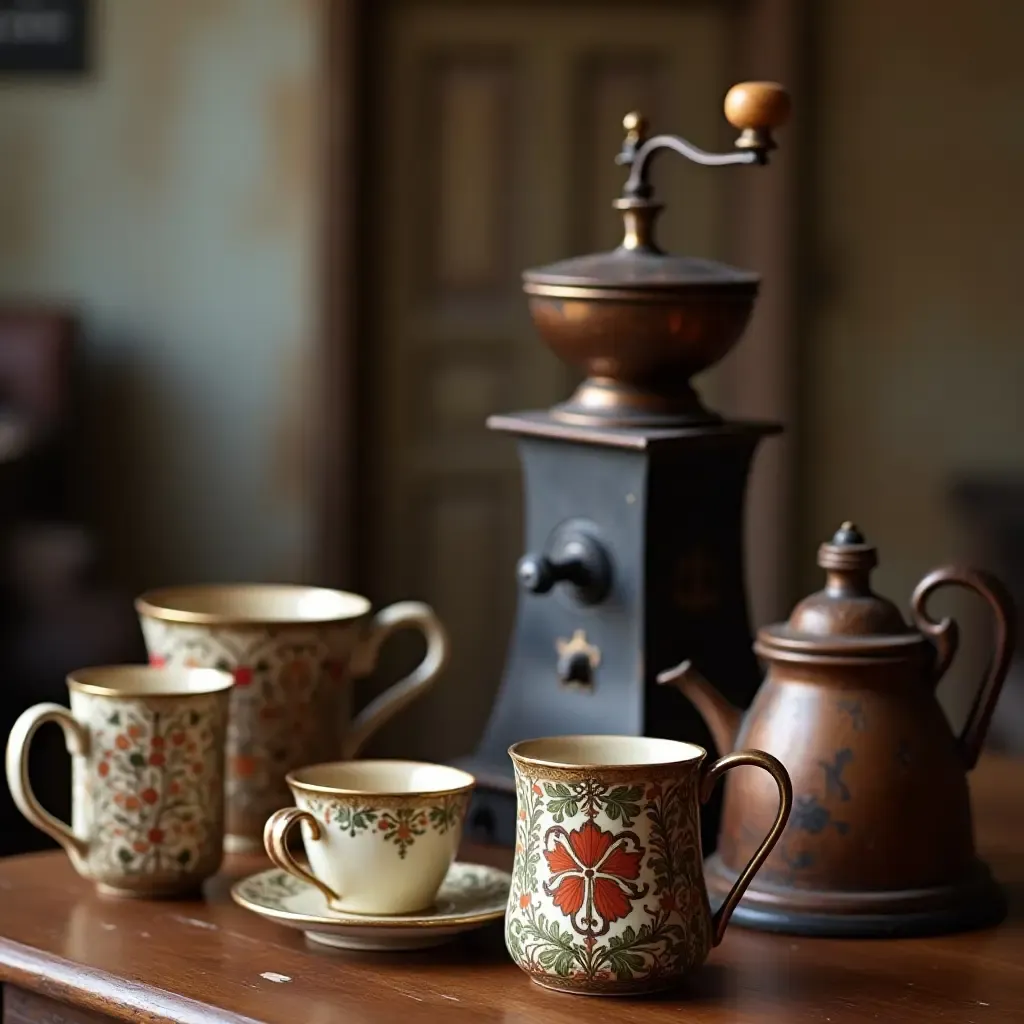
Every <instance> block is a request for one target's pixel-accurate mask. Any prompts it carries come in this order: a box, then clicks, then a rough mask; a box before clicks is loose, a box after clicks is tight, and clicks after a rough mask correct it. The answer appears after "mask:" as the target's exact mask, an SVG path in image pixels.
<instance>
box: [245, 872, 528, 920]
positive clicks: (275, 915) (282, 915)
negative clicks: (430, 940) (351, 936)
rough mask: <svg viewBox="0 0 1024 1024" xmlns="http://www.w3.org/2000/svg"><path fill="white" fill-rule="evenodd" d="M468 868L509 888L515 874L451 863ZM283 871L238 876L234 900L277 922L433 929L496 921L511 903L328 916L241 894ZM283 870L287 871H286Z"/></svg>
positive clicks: (505, 901)
mask: <svg viewBox="0 0 1024 1024" xmlns="http://www.w3.org/2000/svg"><path fill="white" fill-rule="evenodd" d="M468 867H473V868H484V869H486V870H487V871H490V872H493V873H494V875H495V876H496V877H497V876H501V877H502V878H507V879H508V882H509V888H510V889H511V886H512V875H511V874H510V873H509V872H508V871H503V870H502V869H501V868H496V867H494V866H493V865H491V864H477V863H474V862H473V861H465V860H463V861H455V862H454V863H453V864H452V867H451V870H455V869H456V868H468ZM281 870H282V869H281V868H275V867H270V868H264V869H263V870H262V871H254V872H253V873H252V874H251V875H246V876H245V877H244V878H240V879H238V881H237V882H235V883H234V884H233V885H232V886H231V898H232V900H234V901H235V903H237V904H238V905H239V906H240V907H242V908H243V909H245V910H248V911H251V912H252V913H254V914H259V916H260V917H265V918H269V919H271V920H274V921H282V922H289V923H294V924H299V925H319V926H324V925H328V926H332V927H335V928H380V929H383V928H389V929H398V930H407V931H413V930H417V929H432V928H459V927H461V926H463V925H477V924H486V923H487V922H488V921H497V920H498V919H499V918H502V917H504V916H505V911H506V909H507V905H508V897H507V896H506V897H505V898H504V899H503V900H502V905H501V907H500V908H499V907H497V906H495V907H494V908H493V909H491V910H487V911H480V912H478V913H475V914H461V915H458V916H454V915H453V916H450V917H426V916H423V915H422V912H420V914H417V913H412V914H400V915H398V914H396V915H395V916H394V917H388V916H384V915H371V914H359V915H356V914H340V913H339V914H332V915H331V916H329V917H328V916H327V915H314V914H298V913H295V912H294V911H292V910H277V909H276V908H274V907H268V906H266V905H264V904H259V903H253V902H252V901H251V900H249V899H246V898H245V897H244V896H242V894H241V893H240V891H239V890H240V888H241V886H243V885H245V884H246V883H248V882H251V881H252V880H253V879H254V878H259V877H261V876H263V875H269V874H271V873H272V872H280V871H281ZM284 873H285V874H287V872H284ZM303 884H307V883H303ZM308 888H310V889H312V888H313V887H312V886H308ZM304 930H306V929H304Z"/></svg>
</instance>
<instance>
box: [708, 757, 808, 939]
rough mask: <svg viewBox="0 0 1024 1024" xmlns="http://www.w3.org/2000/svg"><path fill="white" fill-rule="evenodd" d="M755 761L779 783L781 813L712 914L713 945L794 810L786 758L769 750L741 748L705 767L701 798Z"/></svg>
mask: <svg viewBox="0 0 1024 1024" xmlns="http://www.w3.org/2000/svg"><path fill="white" fill-rule="evenodd" d="M744 764H745V765H752V766H753V767H755V768H763V769H764V770H765V771H766V772H767V773H768V774H769V775H770V776H771V777H772V778H773V779H774V780H775V784H776V785H777V786H778V787H779V813H778V814H777V815H776V816H775V823H774V824H773V825H772V827H771V828H770V829H769V830H768V835H766V836H765V837H764V841H763V842H762V843H761V845H760V846H759V847H758V848H757V852H756V853H755V854H754V856H753V857H751V858H750V862H749V863H748V864H747V866H746V867H745V868H744V869H743V870H742V871H741V872H740V876H739V878H737V879H736V882H735V883H734V885H733V887H732V888H731V889H730V890H729V895H728V896H726V897H725V899H724V900H723V901H722V905H721V906H720V907H719V908H718V910H716V911H715V913H714V914H713V916H712V918H711V928H712V939H711V942H712V945H715V946H717V945H718V944H719V943H720V942H721V941H722V937H723V936H724V935H725V926H726V925H727V924H728V923H729V918H730V917H732V912H733V911H734V910H735V909H736V904H737V903H739V901H740V900H741V899H742V897H743V894H744V893H745V892H746V891H747V886H748V885H750V883H751V882H752V881H753V879H754V875H756V874H757V872H758V871H759V870H760V868H761V865H762V864H763V863H764V862H765V861H766V860H767V859H768V854H770V853H771V852H772V849H773V848H774V846H775V844H776V843H777V842H778V841H779V837H780V836H781V835H782V830H783V829H784V828H785V827H786V822H787V821H789V812H790V811H792V810H793V783H792V782H791V781H790V778H789V772H787V771H786V769H785V767H784V766H783V764H782V762H781V761H780V760H779V759H778V758H777V757H772V755H771V754H768V753H765V751H763V750H738V751H736V753H734V754H726V755H725V757H720V758H719V759H718V760H717V761H715V762H714V764H711V765H708V766H707V768H705V769H704V773H703V774H704V777H703V778H702V779H701V783H700V802H701V803H702V804H705V803H707V802H708V800H709V798H710V797H711V793H712V792H713V790H714V788H715V783H716V782H718V780H719V778H720V777H721V776H722V775H724V774H725V773H726V772H727V771H729V769H730V768H738V767H739V766H740V765H744Z"/></svg>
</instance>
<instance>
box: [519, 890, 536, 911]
mask: <svg viewBox="0 0 1024 1024" xmlns="http://www.w3.org/2000/svg"><path fill="white" fill-rule="evenodd" d="M532 899H533V893H530V892H524V893H523V894H522V896H520V897H519V906H520V909H522V910H525V909H526V908H527V907H528V906H529V905H530V901H531V900H532Z"/></svg>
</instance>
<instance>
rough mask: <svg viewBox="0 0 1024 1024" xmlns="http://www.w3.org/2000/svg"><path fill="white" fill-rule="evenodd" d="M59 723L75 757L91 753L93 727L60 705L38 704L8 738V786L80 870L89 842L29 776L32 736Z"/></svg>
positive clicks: (20, 806)
mask: <svg viewBox="0 0 1024 1024" xmlns="http://www.w3.org/2000/svg"><path fill="white" fill-rule="evenodd" d="M48 722H56V723H57V724H58V725H59V726H60V727H61V729H62V730H63V731H64V743H65V745H66V746H67V749H68V753H69V754H71V755H72V757H84V756H85V755H86V754H87V753H88V752H89V730H88V729H87V728H86V727H85V726H84V725H82V723H81V722H79V721H78V719H77V718H75V716H74V715H72V714H71V712H70V711H69V710H68V709H67V708H66V707H63V706H62V705H60V704H36V705H35V706H34V707H31V708H29V709H28V710H26V711H23V712H22V713H21V715H20V716H19V717H18V720H17V721H16V722H15V723H14V728H13V729H11V734H10V736H9V737H8V738H7V765H6V767H7V785H8V787H9V788H10V790H11V796H12V797H13V798H14V803H15V806H16V807H17V808H18V810H19V811H21V813H22V814H24V815H25V817H26V818H27V819H28V821H29V822H31V823H32V824H33V825H35V827H36V828H37V829H39V830H40V831H41V832H45V833H46V834H47V835H48V836H50V837H51V838H53V839H56V840H57V842H58V843H60V845H61V846H63V847H64V849H65V850H67V853H68V856H69V857H70V858H71V863H72V864H73V865H74V866H75V868H76V869H77V870H81V869H82V868H84V866H85V861H86V858H87V857H88V855H89V844H88V842H87V841H86V840H84V839H82V838H81V837H80V836H76V835H75V833H74V832H73V831H72V830H71V827H70V826H69V825H67V824H66V823H65V822H63V821H61V820H60V819H59V818H55V817H54V816H53V815H52V814H51V813H50V812H49V811H48V810H46V809H45V808H44V807H43V805H42V804H41V803H40V802H39V801H38V799H36V795H35V793H33V792H32V783H31V782H30V781H29V777H28V755H29V750H30V748H31V746H32V739H33V737H34V736H35V734H36V731H37V730H38V729H39V727H40V726H41V725H46V724H47V723H48Z"/></svg>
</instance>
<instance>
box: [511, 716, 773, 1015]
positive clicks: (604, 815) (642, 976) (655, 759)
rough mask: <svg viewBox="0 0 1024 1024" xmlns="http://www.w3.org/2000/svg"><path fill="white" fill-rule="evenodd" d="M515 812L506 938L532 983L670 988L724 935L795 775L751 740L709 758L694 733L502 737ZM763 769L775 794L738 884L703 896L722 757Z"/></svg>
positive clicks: (724, 767)
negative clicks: (718, 896) (704, 812)
mask: <svg viewBox="0 0 1024 1024" xmlns="http://www.w3.org/2000/svg"><path fill="white" fill-rule="evenodd" d="M509 753H510V755H511V757H512V761H513V764H514V767H515V778H516V796H517V804H518V821H517V823H516V847H515V865H514V868H513V875H512V889H511V892H510V893H509V903H508V910H507V913H506V916H505V941H506V945H507V946H508V949H509V952H510V953H511V955H512V959H513V960H515V962H516V963H517V964H518V965H519V966H520V967H521V968H522V969H523V970H524V971H525V972H526V973H527V974H528V975H529V976H530V977H531V979H532V980H533V981H535V982H536V983H537V984H539V985H542V986H544V987H546V988H552V989H557V990H559V991H563V992H576V993H583V994H587V995H629V994H642V993H647V992H654V991H657V990H659V989H664V988H669V987H671V986H673V985H675V984H677V983H678V982H680V981H681V980H682V979H683V978H684V977H686V975H687V974H688V973H689V972H690V971H692V970H694V969H695V968H697V967H699V966H700V965H701V964H702V963H703V962H704V960H705V958H706V957H707V955H708V953H709V952H710V950H711V948H712V947H713V946H716V945H718V943H719V942H720V941H721V940H722V936H723V934H724V932H725V927H726V925H727V924H728V922H729V917H730V915H731V914H732V911H733V908H734V907H735V906H736V904H737V903H738V902H739V899H740V897H741V896H742V895H743V891H744V889H746V887H747V885H748V884H749V882H750V880H751V878H753V876H754V874H755V873H756V872H757V870H758V868H759V867H760V866H761V864H763V863H764V860H765V858H766V857H767V856H768V854H769V853H770V852H771V850H772V847H774V846H775V844H776V842H778V839H779V836H780V835H781V834H782V830H783V829H784V828H785V826H786V821H787V820H788V818H789V813H790V810H791V808H792V803H793V790H792V786H791V784H790V780H789V775H788V774H787V772H786V769H785V768H784V767H783V766H782V764H781V763H780V762H779V761H777V760H776V759H775V758H774V757H772V756H771V755H770V754H766V753H764V752H763V751H759V750H745V751H740V752H738V753H735V754H729V755H728V756H726V757H723V758H720V759H719V760H717V761H714V762H712V763H710V764H708V763H707V762H706V761H705V758H706V756H707V755H706V752H705V751H704V750H703V749H702V748H701V747H698V746H695V745H694V744H691V743H680V742H678V741H676V740H666V739H653V738H649V737H643V736H561V737H554V738H551V739H536V740H526V741H524V742H522V743H517V744H515V745H514V746H512V747H511V748H510V750H509ZM740 765H753V766H755V767H757V768H761V769H763V770H764V771H766V772H768V773H769V774H770V775H771V776H772V778H773V779H774V780H775V783H776V785H777V787H778V791H779V808H778V812H777V814H776V817H775V823H774V824H773V825H772V827H771V829H770V830H769V832H768V834H767V836H765V837H764V839H763V840H762V842H761V845H760V847H759V848H758V850H757V852H756V854H755V855H754V857H753V858H752V859H751V861H750V863H749V864H748V865H747V867H746V870H745V871H744V872H743V873H742V875H741V876H740V877H739V879H738V880H737V882H736V884H735V886H734V887H733V890H732V892H730V893H729V895H728V897H727V898H726V900H725V901H724V902H723V903H722V905H721V906H720V907H719V908H718V909H717V910H716V911H714V912H712V911H711V908H710V906H709V904H708V896H707V889H706V888H705V884H704V872H703V863H702V856H701V842H700V806H701V804H702V803H703V802H704V801H706V800H707V799H708V797H709V796H710V794H711V791H712V789H713V788H714V786H715V783H716V782H717V780H718V779H719V777H720V776H721V775H722V774H723V773H725V772H726V771H728V770H729V769H730V768H736V767H738V766H740Z"/></svg>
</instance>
